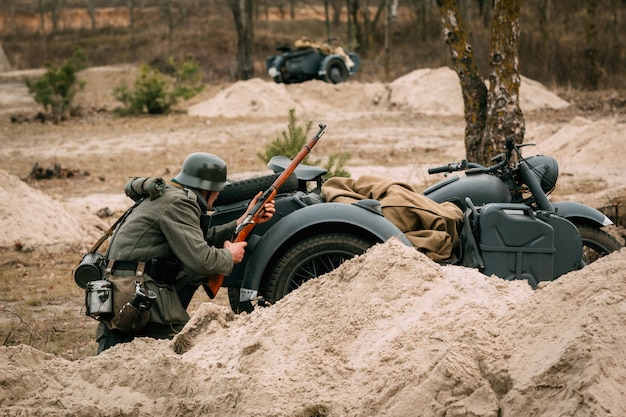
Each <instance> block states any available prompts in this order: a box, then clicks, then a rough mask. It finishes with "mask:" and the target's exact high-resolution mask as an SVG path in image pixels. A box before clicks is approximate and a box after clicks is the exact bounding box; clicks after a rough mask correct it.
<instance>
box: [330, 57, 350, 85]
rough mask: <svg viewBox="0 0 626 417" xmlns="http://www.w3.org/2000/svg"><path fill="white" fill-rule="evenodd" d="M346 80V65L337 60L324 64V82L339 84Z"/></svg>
mask: <svg viewBox="0 0 626 417" xmlns="http://www.w3.org/2000/svg"><path fill="white" fill-rule="evenodd" d="M347 79H348V69H347V68H346V64H345V63H344V62H343V61H342V60H341V59H339V58H333V59H331V60H330V61H328V63H327V64H326V75H325V76H324V80H325V81H326V82H329V83H333V84H339V83H342V82H344V81H346V80H347Z"/></svg>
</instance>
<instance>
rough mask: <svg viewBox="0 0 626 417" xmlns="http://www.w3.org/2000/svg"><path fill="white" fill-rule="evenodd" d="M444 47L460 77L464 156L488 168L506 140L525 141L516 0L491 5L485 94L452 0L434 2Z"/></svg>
mask: <svg viewBox="0 0 626 417" xmlns="http://www.w3.org/2000/svg"><path fill="white" fill-rule="evenodd" d="M437 6H438V8H439V12H440V14H441V18H442V22H443V31H444V37H445V41H446V43H447V44H448V46H449V47H450V53H451V56H452V63H453V65H454V68H455V70H456V73H457V75H458V76H459V81H460V83H461V89H462V94H463V102H464V105H465V112H464V114H465V151H466V154H467V158H468V159H469V160H472V161H475V162H478V163H481V164H489V163H490V161H491V158H492V157H494V156H495V155H497V154H499V153H501V152H502V150H503V143H504V140H505V139H506V137H508V136H512V137H513V139H514V140H515V141H516V142H517V143H521V142H522V141H523V139H524V131H525V122H524V116H523V114H522V111H521V109H520V106H519V87H520V82H521V78H520V73H519V66H518V44H519V24H518V17H519V11H520V0H506V1H505V0H495V2H494V16H493V21H492V26H491V47H490V49H491V51H490V62H489V68H490V69H489V89H487V86H486V85H485V82H484V81H483V78H482V77H481V75H480V73H479V71H478V67H477V65H476V62H475V59H474V53H473V51H472V47H471V45H470V44H469V43H468V42H467V37H466V35H465V32H464V29H463V23H462V18H461V15H460V13H459V10H458V6H457V2H456V0H437Z"/></svg>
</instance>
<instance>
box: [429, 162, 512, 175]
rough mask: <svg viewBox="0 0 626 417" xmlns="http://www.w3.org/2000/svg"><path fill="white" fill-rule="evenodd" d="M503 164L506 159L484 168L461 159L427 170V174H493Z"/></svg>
mask: <svg viewBox="0 0 626 417" xmlns="http://www.w3.org/2000/svg"><path fill="white" fill-rule="evenodd" d="M504 164H506V159H504V160H503V161H502V162H499V163H498V164H496V165H493V166H490V167H486V166H483V165H480V164H477V163H475V162H467V160H465V159H463V160H462V161H460V162H453V163H450V164H448V165H444V166H440V167H435V168H428V173H429V174H431V175H432V174H441V173H450V172H456V171H468V170H471V171H472V172H485V173H489V172H493V171H496V170H498V169H500V168H502V167H503V166H504Z"/></svg>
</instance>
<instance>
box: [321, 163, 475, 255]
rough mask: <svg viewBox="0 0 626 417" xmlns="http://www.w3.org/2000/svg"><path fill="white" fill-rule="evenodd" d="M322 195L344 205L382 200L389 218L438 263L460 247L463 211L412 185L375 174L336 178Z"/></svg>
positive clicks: (329, 183) (328, 183)
mask: <svg viewBox="0 0 626 417" xmlns="http://www.w3.org/2000/svg"><path fill="white" fill-rule="evenodd" d="M322 196H323V197H324V198H325V199H326V201H329V202H331V201H333V202H340V203H354V202H355V201H358V200H363V199H374V200H378V201H379V202H380V204H381V208H382V212H383V215H384V216H385V218H387V219H388V220H389V221H390V222H392V223H393V224H395V225H396V226H397V227H398V228H399V229H400V230H401V231H402V233H404V235H405V236H406V237H407V239H409V240H410V241H411V243H412V244H413V246H415V247H416V248H417V249H418V250H420V251H421V252H423V253H424V254H426V255H427V256H428V257H429V258H431V259H432V260H434V261H437V262H443V261H447V260H449V259H450V258H452V257H453V255H454V250H455V249H456V248H457V247H458V246H459V233H460V230H461V226H462V221H463V212H462V211H461V209H459V208H458V207H457V206H456V205H454V204H453V203H442V204H439V203H436V202H434V201H432V200H430V199H429V198H427V197H425V196H424V195H423V194H420V193H418V192H416V191H415V190H414V189H413V187H412V186H410V185H408V184H405V183H401V182H396V181H393V180H391V179H388V178H383V177H377V176H372V175H363V176H361V177H359V178H357V179H354V178H339V177H334V178H331V179H329V180H328V181H326V182H325V183H324V184H323V185H322Z"/></svg>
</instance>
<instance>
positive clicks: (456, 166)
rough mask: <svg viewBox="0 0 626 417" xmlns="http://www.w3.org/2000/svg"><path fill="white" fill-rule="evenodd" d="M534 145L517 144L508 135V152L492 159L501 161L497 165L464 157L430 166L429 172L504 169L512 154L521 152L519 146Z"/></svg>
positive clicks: (527, 144)
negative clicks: (471, 160) (437, 165)
mask: <svg viewBox="0 0 626 417" xmlns="http://www.w3.org/2000/svg"><path fill="white" fill-rule="evenodd" d="M534 145H535V143H524V144H520V145H517V144H516V143H515V141H514V140H513V138H512V137H511V136H508V137H507V138H506V139H505V142H504V147H505V149H506V153H503V154H500V155H497V156H496V157H495V158H493V159H492V161H500V162H498V163H497V164H495V165H492V166H489V167H486V166H483V165H480V164H477V163H475V162H468V161H467V160H466V159H463V160H462V161H460V162H452V163H450V164H448V165H444V166H440V167H435V168H428V173H429V174H431V175H432V174H441V173H450V172H456V171H467V170H469V171H468V172H471V173H481V172H482V173H486V174H490V173H493V172H495V171H497V170H499V169H502V168H503V167H504V166H505V165H507V164H508V163H509V161H510V159H511V154H512V153H513V152H516V153H518V154H519V148H521V147H524V146H534Z"/></svg>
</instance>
